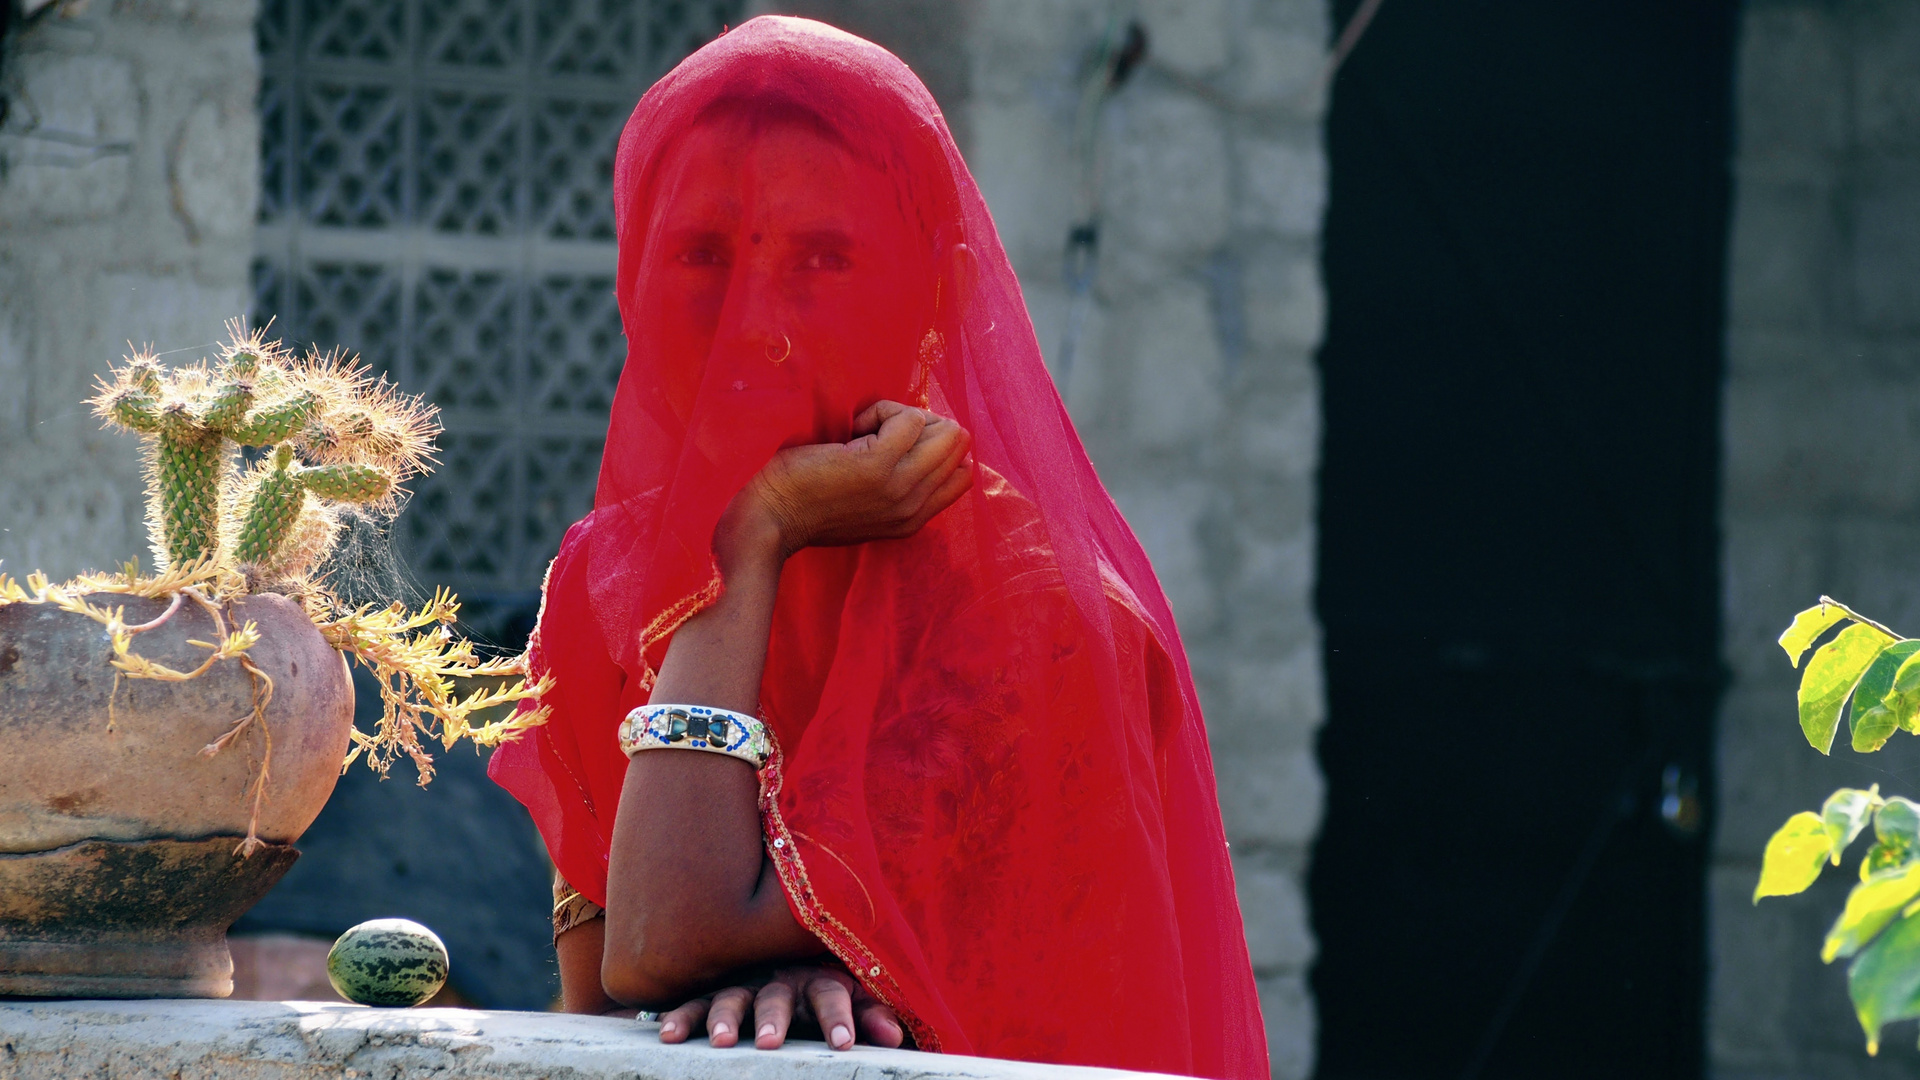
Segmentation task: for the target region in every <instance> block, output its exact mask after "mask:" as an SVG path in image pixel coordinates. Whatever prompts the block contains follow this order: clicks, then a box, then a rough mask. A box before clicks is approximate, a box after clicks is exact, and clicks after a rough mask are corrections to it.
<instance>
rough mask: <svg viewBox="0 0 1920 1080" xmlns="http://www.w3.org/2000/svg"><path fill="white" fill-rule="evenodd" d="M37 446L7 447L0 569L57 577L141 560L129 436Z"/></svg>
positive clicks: (143, 551)
mask: <svg viewBox="0 0 1920 1080" xmlns="http://www.w3.org/2000/svg"><path fill="white" fill-rule="evenodd" d="M114 444H117V445H114ZM36 449H39V448H36V447H34V446H33V445H32V444H30V443H29V444H15V445H14V446H11V447H9V454H10V456H12V457H13V458H14V460H15V461H16V464H15V466H14V467H12V468H9V469H8V470H7V471H6V474H5V476H4V478H0V563H3V564H4V566H0V569H4V570H5V571H6V572H7V573H9V574H12V575H13V576H14V577H16V578H24V577H25V576H26V575H27V574H29V573H31V572H33V571H35V570H40V571H43V572H45V573H46V574H47V575H48V576H49V577H51V578H53V579H54V580H56V581H59V580H62V579H65V578H68V577H71V576H73V575H74V574H77V573H80V572H81V571H83V570H114V569H118V568H119V567H120V565H121V564H122V563H125V562H126V561H127V560H128V559H135V558H140V559H142V560H143V561H146V560H145V559H144V558H143V557H144V556H146V555H147V541H146V533H145V529H144V527H143V523H144V520H145V509H146V508H145V506H144V505H143V504H142V502H141V496H140V489H139V486H138V480H137V476H136V470H137V468H138V461H139V456H138V455H139V449H138V447H137V446H135V445H134V440H133V439H132V438H131V437H124V436H122V437H115V438H114V439H113V444H110V445H108V446H106V447H100V448H73V447H65V448H61V449H62V452H61V453H59V454H58V455H54V454H47V453H44V452H42V453H38V454H36V453H35V451H36ZM116 451H117V452H118V453H116ZM121 455H124V457H122V456H121ZM21 459H27V460H24V461H23V460H21ZM49 459H52V460H49ZM149 565H150V564H149Z"/></svg>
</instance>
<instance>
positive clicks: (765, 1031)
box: [760, 1024, 774, 1039]
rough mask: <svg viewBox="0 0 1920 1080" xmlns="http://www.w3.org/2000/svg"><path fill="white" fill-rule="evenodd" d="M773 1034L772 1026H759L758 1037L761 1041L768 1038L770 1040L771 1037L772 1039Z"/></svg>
mask: <svg viewBox="0 0 1920 1080" xmlns="http://www.w3.org/2000/svg"><path fill="white" fill-rule="evenodd" d="M773 1033H774V1032H773V1025H772V1024H761V1025H760V1037H761V1038H763V1039H768V1038H772V1037H773Z"/></svg>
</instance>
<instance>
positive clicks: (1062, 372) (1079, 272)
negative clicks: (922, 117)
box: [1054, 4, 1147, 398]
mask: <svg viewBox="0 0 1920 1080" xmlns="http://www.w3.org/2000/svg"><path fill="white" fill-rule="evenodd" d="M1146 56H1147V30H1146V27H1144V26H1142V25H1140V20H1138V19H1134V18H1123V11H1122V9H1121V7H1120V5H1117V4H1116V5H1115V6H1114V8H1113V9H1112V10H1111V11H1110V13H1109V14H1108V17H1107V29H1106V32H1105V33H1104V34H1102V35H1101V38H1100V45H1099V47H1098V49H1097V50H1096V51H1095V52H1094V55H1093V58H1092V61H1091V62H1090V63H1089V64H1088V65H1087V77H1086V78H1085V79H1084V80H1082V82H1081V84H1080V106H1079V109H1078V110H1077V111H1076V113H1075V116H1074V124H1073V149H1074V162H1075V170H1074V171H1075V175H1076V179H1077V180H1078V183H1077V185H1076V189H1075V193H1074V194H1075V200H1074V201H1075V208H1076V209H1077V210H1078V211H1079V215H1078V217H1077V218H1076V220H1075V221H1074V223H1073V225H1072V226H1071V227H1070V228H1068V229H1067V252H1066V260H1065V265H1064V271H1065V277H1066V286H1067V325H1066V330H1065V332H1064V333H1063V334H1062V335H1061V338H1060V348H1059V351H1058V352H1056V353H1055V354H1054V381H1055V382H1056V383H1057V384H1058V386H1059V390H1060V396H1061V397H1062V398H1065V397H1066V396H1067V389H1068V387H1069V386H1070V385H1071V383H1072V379H1073V358H1074V354H1075V353H1077V352H1078V351H1079V348H1080V341H1081V339H1082V338H1083V337H1084V336H1085V334H1086V330H1087V316H1088V313H1089V312H1090V311H1091V310H1092V308H1093V277H1094V270H1095V268H1096V267H1097V265H1098V258H1097V256H1098V255H1099V251H1100V166H1101V158H1100V114H1101V112H1102V106H1104V105H1106V103H1107V102H1108V100H1110V99H1111V98H1112V97H1113V95H1114V93H1115V91H1117V90H1119V89H1120V86H1121V84H1122V83H1124V82H1126V80H1127V77H1128V76H1129V75H1131V74H1133V72H1134V71H1135V70H1136V69H1138V68H1139V66H1140V63H1141V62H1142V61H1143V60H1145V59H1146Z"/></svg>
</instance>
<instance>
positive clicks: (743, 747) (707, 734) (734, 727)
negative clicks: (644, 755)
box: [620, 705, 770, 769]
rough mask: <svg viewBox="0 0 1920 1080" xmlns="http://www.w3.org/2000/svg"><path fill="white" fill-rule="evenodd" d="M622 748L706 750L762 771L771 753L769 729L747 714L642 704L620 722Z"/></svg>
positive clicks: (631, 751) (630, 751) (629, 751)
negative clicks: (768, 736) (761, 767)
mask: <svg viewBox="0 0 1920 1080" xmlns="http://www.w3.org/2000/svg"><path fill="white" fill-rule="evenodd" d="M620 749H621V750H623V751H625V752H626V755H627V756H628V757H632V756H633V755H635V754H637V753H639V752H640V751H642V750H705V751H706V752H708V753H710V754H726V755H727V756H729V757H737V758H739V759H740V760H741V761H744V762H746V763H747V764H749V765H752V766H753V767H754V768H756V769H758V768H759V767H760V766H762V765H765V764H766V763H767V755H768V753H769V752H770V749H769V746H768V743H767V726H766V725H765V724H764V723H762V722H760V721H759V720H758V719H756V718H754V717H751V716H747V715H746V714H744V713H737V712H729V711H728V710H726V709H710V708H708V707H706V706H705V705H642V706H640V707H639V708H637V709H635V710H633V711H632V712H630V713H628V714H627V718H626V719H625V720H622V721H621V722H620Z"/></svg>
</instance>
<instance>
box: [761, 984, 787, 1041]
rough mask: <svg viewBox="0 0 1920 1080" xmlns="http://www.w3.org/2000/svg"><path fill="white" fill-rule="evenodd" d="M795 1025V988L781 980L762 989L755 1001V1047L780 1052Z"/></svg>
mask: <svg viewBox="0 0 1920 1080" xmlns="http://www.w3.org/2000/svg"><path fill="white" fill-rule="evenodd" d="M792 1023H793V987H792V986H790V985H788V984H787V983H785V982H782V981H781V980H779V979H775V980H774V981H772V982H770V983H768V984H767V985H765V986H763V987H761V988H760V994H759V996H758V997H755V998H754V999H753V1045H755V1046H757V1047H759V1048H760V1049H762V1050H778V1049H779V1048H780V1046H781V1044H782V1043H785V1042H786V1041H787V1028H788V1026H790V1025H791V1024H792Z"/></svg>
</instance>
